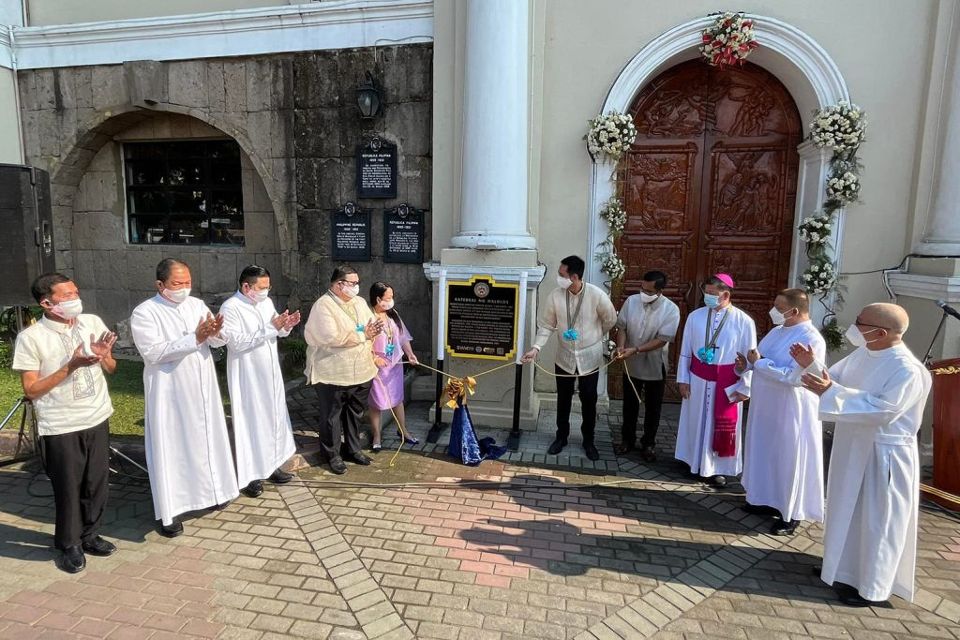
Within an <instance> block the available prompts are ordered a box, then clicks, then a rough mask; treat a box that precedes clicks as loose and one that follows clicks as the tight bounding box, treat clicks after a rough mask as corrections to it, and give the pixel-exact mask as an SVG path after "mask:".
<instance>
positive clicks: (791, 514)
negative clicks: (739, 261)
mask: <svg viewBox="0 0 960 640" xmlns="http://www.w3.org/2000/svg"><path fill="white" fill-rule="evenodd" d="M770 319H771V320H772V321H773V324H774V325H776V326H775V327H774V328H773V330H772V331H770V333H768V334H767V335H766V336H764V338H763V340H761V341H760V344H759V345H758V346H757V349H756V350H753V351H750V352H748V353H747V355H746V357H744V356H737V367H738V369H746V368H748V367H749V369H750V370H752V371H753V379H752V381H751V383H750V414H749V416H748V418H747V428H746V431H747V434H746V442H745V443H744V459H743V478H742V480H741V482H742V483H743V487H744V488H745V489H746V490H747V504H746V505H745V506H744V510H745V511H746V512H747V513H752V514H756V515H773V516H778V517H779V519H778V520H776V521H774V523H773V527H772V530H771V533H773V534H774V535H781V536H784V535H792V534H793V533H794V532H795V531H796V529H797V525H799V524H800V521H802V520H812V521H814V522H823V428H822V426H821V423H820V418H818V417H817V404H818V403H817V397H816V396H815V395H813V394H812V393H808V392H807V391H805V390H804V389H803V388H802V387H801V386H800V378H799V375H796V373H797V371H798V367H797V364H796V363H795V362H794V360H793V356H791V355H790V347H791V346H792V345H794V344H804V345H810V347H811V348H812V349H813V353H814V356H815V357H816V359H817V360H818V361H820V362H823V361H824V358H825V357H826V352H827V347H826V343H825V342H824V340H823V336H822V335H820V332H819V331H818V330H817V328H816V327H815V326H813V323H812V322H810V298H809V297H808V296H807V294H806V292H804V291H803V289H784V290H783V291H781V292H780V293H778V294H777V297H776V298H775V299H774V302H773V308H772V309H770Z"/></svg>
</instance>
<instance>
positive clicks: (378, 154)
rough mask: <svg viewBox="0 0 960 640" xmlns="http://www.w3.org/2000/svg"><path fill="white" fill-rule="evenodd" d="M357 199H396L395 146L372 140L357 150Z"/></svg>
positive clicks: (378, 139) (376, 139) (384, 141)
mask: <svg viewBox="0 0 960 640" xmlns="http://www.w3.org/2000/svg"><path fill="white" fill-rule="evenodd" d="M357 197H358V198H396V197H397V145H395V144H393V143H391V142H388V141H386V140H383V139H382V138H373V139H372V140H370V142H368V143H367V144H365V145H363V146H361V147H360V148H359V149H357Z"/></svg>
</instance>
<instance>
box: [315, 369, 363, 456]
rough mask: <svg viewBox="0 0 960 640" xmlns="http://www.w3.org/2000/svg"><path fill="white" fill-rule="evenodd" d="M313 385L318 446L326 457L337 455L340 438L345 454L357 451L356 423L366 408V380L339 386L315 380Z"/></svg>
mask: <svg viewBox="0 0 960 640" xmlns="http://www.w3.org/2000/svg"><path fill="white" fill-rule="evenodd" d="M313 388H314V389H315V390H316V392H317V399H318V400H319V401H320V403H319V404H320V424H319V425H317V434H318V435H319V436H320V448H321V450H322V451H323V453H324V455H325V456H326V457H327V460H328V461H329V460H333V459H334V458H340V457H341V455H342V454H341V446H340V440H341V438H342V439H343V447H342V449H343V450H344V451H346V452H347V454H354V453H358V452H360V450H361V449H362V447H361V445H360V423H361V422H362V421H363V416H364V414H365V413H366V411H367V398H368V397H369V396H370V383H369V382H364V383H363V384H354V385H350V386H347V387H342V386H339V385H335V384H324V383H323V382H318V383H317V384H315V385H313Z"/></svg>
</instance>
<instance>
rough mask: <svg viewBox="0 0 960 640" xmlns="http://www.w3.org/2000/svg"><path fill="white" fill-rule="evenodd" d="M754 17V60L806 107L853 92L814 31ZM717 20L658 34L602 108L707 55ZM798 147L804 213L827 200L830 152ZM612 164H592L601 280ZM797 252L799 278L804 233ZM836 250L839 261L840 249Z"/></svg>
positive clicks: (591, 262) (592, 269)
mask: <svg viewBox="0 0 960 640" xmlns="http://www.w3.org/2000/svg"><path fill="white" fill-rule="evenodd" d="M747 17H748V18H750V19H752V20H753V21H754V30H755V33H756V37H757V41H758V42H760V44H761V46H760V48H758V49H757V50H756V51H755V52H754V53H753V54H752V55H751V57H750V61H751V62H753V63H755V64H757V65H759V66H761V67H764V68H765V69H766V70H768V71H770V72H771V73H773V74H774V75H775V76H777V77H778V78H779V79H780V81H781V82H782V83H783V84H784V86H786V88H787V90H788V91H789V92H790V93H791V94H792V95H793V98H794V100H795V101H796V103H797V106H798V108H799V109H800V113H801V115H804V114H806V113H810V112H811V111H812V110H814V109H817V108H820V107H823V106H827V105H830V104H835V103H836V102H838V101H839V100H847V99H849V92H848V90H847V84H846V81H845V80H844V79H843V75H842V74H841V72H840V69H839V67H838V66H837V64H836V63H835V62H834V61H833V59H832V58H831V57H830V55H829V54H828V53H827V52H826V50H824V48H823V47H821V46H820V44H819V43H818V42H817V41H816V40H815V39H814V38H813V37H811V36H810V35H808V34H806V33H804V32H803V31H801V30H800V29H798V28H796V27H795V26H793V25H790V24H787V23H785V22H782V21H780V20H777V19H776V18H771V17H767V16H759V15H753V14H747ZM713 20H714V18H713V17H710V16H703V17H700V18H696V19H694V20H690V21H689V22H685V23H683V24H680V25H677V26H675V27H673V28H672V29H670V30H668V31H666V32H664V33H663V34H661V35H660V36H658V37H657V38H655V39H653V40H652V41H650V42H649V43H648V44H647V45H646V46H644V47H643V49H641V50H640V51H639V52H638V53H637V54H636V55H635V56H634V57H633V58H632V59H631V60H630V61H629V62H628V63H627V64H626V65H625V66H624V67H623V69H621V71H620V73H619V74H618V76H617V79H616V80H615V81H614V83H613V85H612V86H611V87H610V90H609V91H608V92H607V95H606V96H605V98H604V101H603V104H602V106H601V108H600V113H607V112H609V111H612V110H616V111H619V112H621V113H625V112H627V111H628V109H629V107H630V105H631V104H632V103H633V100H634V98H635V97H636V95H637V94H638V93H639V92H640V91H641V90H642V89H643V88H644V87H645V86H646V85H647V84H648V83H649V82H650V81H651V80H653V79H654V78H655V77H656V76H657V75H658V74H659V73H660V72H661V71H663V70H665V69H667V68H668V67H671V66H673V65H675V64H677V63H679V62H682V61H684V60H689V59H692V58H695V57H697V56H699V55H700V54H699V46H700V44H701V34H702V32H703V30H704V29H705V28H706V27H708V26H709V25H710V24H711V23H712V22H713ZM798 151H799V153H800V171H799V177H798V178H799V179H798V187H797V203H796V211H795V214H796V215H795V219H796V220H797V221H801V220H803V218H805V217H807V216H809V215H810V214H811V213H812V212H813V211H815V210H817V209H818V208H819V207H820V205H821V204H822V203H823V200H824V188H823V187H824V182H825V178H826V175H827V171H828V161H829V154H828V153H827V152H826V151H825V150H821V149H817V148H816V147H814V146H813V145H812V144H810V143H809V142H804V143H802V144H801V145H800V146H799V148H798ZM612 171H613V167H612V165H611V164H610V163H609V162H606V161H601V162H596V163H594V164H593V165H592V167H591V177H590V199H589V215H590V224H589V233H588V238H587V242H588V246H587V249H588V250H587V255H588V256H589V257H588V262H587V273H588V274H589V277H590V278H592V280H593V282H601V281H603V279H604V277H603V274H602V273H601V272H600V264H599V261H598V260H597V259H596V257H595V256H596V246H597V243H598V242H600V241H601V240H602V239H603V238H604V237H605V236H606V234H607V228H606V224H605V223H604V222H603V221H602V220H600V218H599V216H598V215H597V212H598V211H599V209H600V207H602V206H603V203H604V202H606V201H607V199H609V198H610V197H612V196H613V195H614V193H615V189H616V185H615V184H614V182H613V181H611V180H610V179H609V177H610V175H611V173H612ZM839 214H840V215H838V217H837V223H836V224H835V225H834V227H835V228H834V232H833V233H834V236H833V238H832V242H831V244H832V246H833V247H835V248H839V247H840V246H842V245H841V242H842V232H843V216H842V211H840V212H839ZM792 255H793V258H792V264H791V269H790V278H791V281H796V278H797V276H798V275H799V274H800V273H801V272H802V270H803V269H804V268H805V266H806V265H805V262H804V261H805V252H804V251H803V246H802V244H801V242H800V240H799V238H797V237H796V235H795V237H794V243H793V252H792ZM832 257H833V258H834V260H835V261H837V262H839V255H833V256H832ZM838 266H839V264H838ZM831 302H832V301H831ZM817 306H818V307H819V308H818V309H815V310H814V315H815V316H818V317H819V318H822V317H823V315H824V313H825V309H823V308H822V306H821V305H817Z"/></svg>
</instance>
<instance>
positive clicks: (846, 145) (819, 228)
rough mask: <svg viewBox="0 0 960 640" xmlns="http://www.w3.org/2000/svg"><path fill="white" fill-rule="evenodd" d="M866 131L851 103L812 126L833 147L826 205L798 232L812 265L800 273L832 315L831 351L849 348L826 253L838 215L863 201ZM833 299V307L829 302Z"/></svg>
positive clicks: (828, 322)
mask: <svg viewBox="0 0 960 640" xmlns="http://www.w3.org/2000/svg"><path fill="white" fill-rule="evenodd" d="M866 127H867V121H866V118H865V117H864V112H863V109H861V108H860V107H858V106H857V105H855V104H853V103H851V102H849V101H846V100H841V101H839V102H838V103H837V104H835V105H830V106H827V107H824V108H822V109H820V110H819V111H817V112H815V114H814V118H813V122H811V123H810V140H811V141H812V142H813V143H814V144H815V145H816V146H817V147H819V148H821V149H822V148H824V147H829V148H830V149H831V150H832V151H833V154H832V155H831V157H830V170H829V173H828V175H827V181H826V184H825V185H824V188H825V190H826V200H825V201H824V203H823V207H822V210H821V211H820V212H817V213H816V214H814V215H813V216H811V217H809V218H807V219H806V220H804V221H803V222H801V223H800V225H799V227H798V229H799V236H800V239H801V240H802V241H803V242H804V243H805V244H806V252H807V259H808V260H809V263H810V264H809V266H808V267H807V269H806V270H805V271H804V272H803V273H802V274H801V276H800V283H801V284H802V285H803V286H804V287H805V288H806V289H807V291H808V292H809V293H811V294H814V295H817V296H818V297H819V299H820V302H821V303H822V304H823V306H824V308H825V309H826V310H827V314H826V316H825V317H824V319H823V325H822V327H821V333H823V336H824V339H825V340H826V342H827V347H828V348H829V349H830V350H831V351H834V350H836V349H840V348H842V347H843V344H844V340H843V332H842V331H841V329H840V326H839V325H838V323H837V311H839V310H840V308H841V307H842V306H843V297H842V295H841V291H840V289H841V287H840V284H839V276H840V274H839V273H837V270H836V266H835V264H834V260H833V259H832V258H831V257H830V255H829V254H828V253H827V251H828V249H829V248H830V242H829V239H830V234H831V232H832V231H833V226H834V222H835V219H836V217H837V215H838V212H839V211H840V210H841V209H843V208H844V207H845V206H846V205H848V204H850V203H853V202H857V201H858V199H859V196H860V172H861V169H862V166H861V165H860V161H859V159H858V158H857V152H858V151H859V149H860V145H861V144H862V143H863V142H864V140H865V139H866ZM831 296H833V302H832V305H831V303H830V300H829V298H830V297H831Z"/></svg>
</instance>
